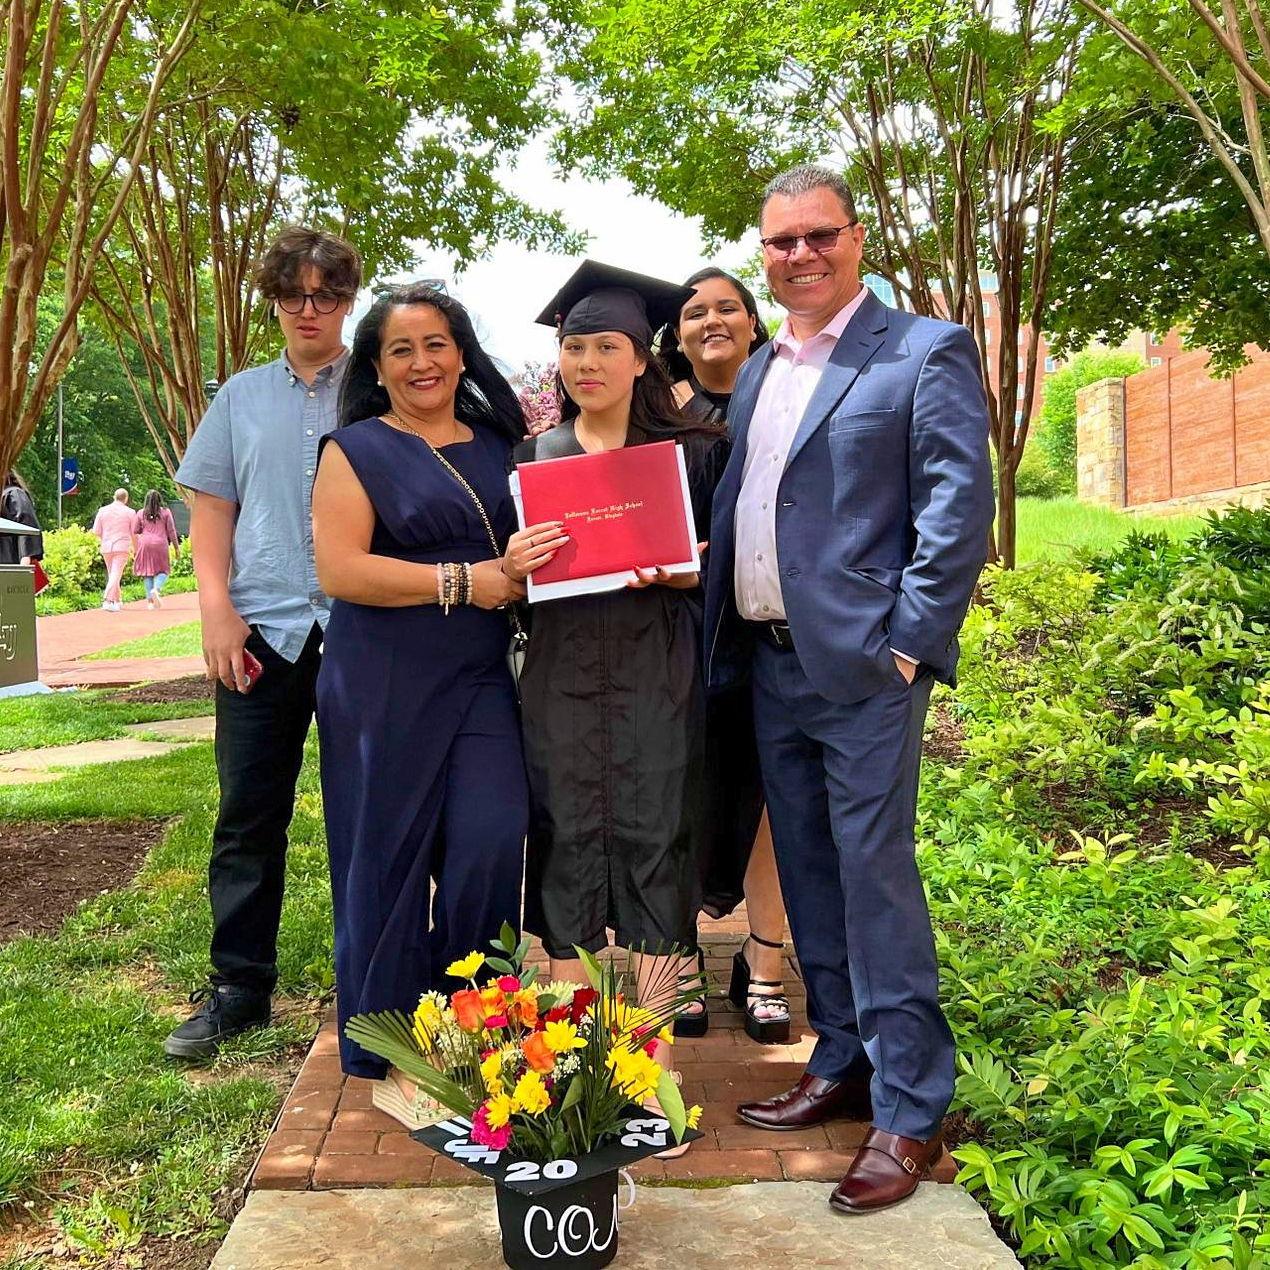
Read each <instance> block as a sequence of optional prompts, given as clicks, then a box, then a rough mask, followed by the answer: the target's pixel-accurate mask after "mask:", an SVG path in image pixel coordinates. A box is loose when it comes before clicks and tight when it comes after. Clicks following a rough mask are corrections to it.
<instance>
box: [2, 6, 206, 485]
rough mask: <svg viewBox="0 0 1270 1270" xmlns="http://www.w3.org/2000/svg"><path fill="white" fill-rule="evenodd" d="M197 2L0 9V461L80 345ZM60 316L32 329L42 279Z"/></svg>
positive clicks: (16, 449) (21, 437)
mask: <svg viewBox="0 0 1270 1270" xmlns="http://www.w3.org/2000/svg"><path fill="white" fill-rule="evenodd" d="M202 5H203V0H187V2H183V3H180V4H177V5H169V6H167V7H162V8H160V7H159V6H156V7H155V8H154V9H153V10H151V9H147V10H144V11H143V10H142V7H141V0H75V3H71V0H3V4H2V6H0V43H2V44H3V54H2V55H0V56H2V60H0V277H2V278H3V283H2V284H0V286H2V289H0V467H3V468H5V469H7V468H8V467H9V466H11V465H12V464H13V463H14V461H15V460H16V459H17V456H18V455H19V453H20V452H21V450H22V447H23V446H24V445H25V444H26V443H27V441H28V440H29V439H30V437H31V435H32V433H33V432H34V431H35V428H36V425H37V423H38V422H39V419H40V415H41V413H42V412H43V410H44V408H45V406H46V405H47V404H48V402H49V399H50V398H51V397H52V395H53V392H54V389H55V388H56V387H57V382H58V380H59V379H60V378H61V377H62V375H63V374H64V373H65V371H66V367H67V365H68V364H69V362H70V360H71V358H72V357H73V356H74V354H75V349H76V347H77V345H78V342H79V315H80V310H81V309H82V307H83V305H84V302H85V301H86V300H87V298H88V295H89V291H90V288H91V286H92V277H93V271H94V269H95V267H96V265H97V263H98V261H99V260H100V258H101V255H102V252H103V251H104V250H105V247H106V243H107V241H108V239H109V238H110V235H111V233H112V231H113V230H114V228H115V226H116V224H117V223H118V220H119V217H120V216H121V214H122V212H123V208H124V204H125V202H126V201H127V198H128V194H129V191H130V189H131V187H132V183H133V181H134V180H135V176H136V173H137V170H138V166H139V163H140V162H141V159H142V156H143V155H144V154H145V151H146V147H147V146H148V144H149V142H150V138H151V135H152V133H153V130H154V127H155V123H156V121H157V119H158V117H159V112H160V109H161V106H162V104H163V101H164V94H165V91H166V88H167V85H168V81H169V79H170V78H171V76H172V73H173V72H174V70H175V69H176V67H177V66H178V65H179V64H180V62H181V59H182V58H183V57H185V56H186V54H187V53H188V51H189V49H190V47H191V44H192V41H193V38H194V32H195V24H196V22H197V20H198V18H199V16H200V13H201V12H202ZM54 282H55V283H56V284H57V285H58V286H59V287H60V291H61V305H60V316H59V318H58V321H57V323H56V325H55V326H54V327H53V329H52V330H51V331H48V332H47V334H46V338H44V339H41V338H39V337H40V323H39V321H38V309H39V302H40V297H41V296H42V294H43V293H44V292H45V289H46V287H48V286H49V285H50V284H51V283H54Z"/></svg>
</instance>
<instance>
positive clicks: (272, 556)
mask: <svg viewBox="0 0 1270 1270" xmlns="http://www.w3.org/2000/svg"><path fill="white" fill-rule="evenodd" d="M347 365H348V354H347V353H344V354H343V355H342V356H341V357H340V358H339V360H338V361H335V362H333V363H332V364H331V365H330V366H324V367H323V368H322V369H321V370H320V371H318V373H317V375H316V376H315V378H314V380H313V383H312V385H309V384H306V383H305V382H304V380H303V379H301V378H300V377H299V376H298V375H297V374H296V373H295V371H293V370H292V369H291V365H290V363H289V362H288V361H287V357H286V354H285V353H283V355H282V356H281V357H280V358H279V359H278V360H277V361H275V362H270V363H269V365H267V366H256V367H253V368H252V369H251V370H244V371H241V372H239V373H238V374H237V375H234V376H232V377H231V378H230V379H229V380H227V381H226V383H225V384H224V385H223V386H222V387H221V389H220V391H219V392H218V393H217V394H216V397H215V398H214V400H213V401H212V404H211V405H210V406H209V407H208V409H207V413H206V414H205V415H204V416H203V421H202V423H200V424H199V425H198V428H197V429H195V432H194V435H193V437H191V438H190V444H189V448H188V449H187V450H186V451H185V457H184V458H183V459H182V460H181V466H180V467H179V468H177V471H176V479H177V481H178V483H179V484H181V485H184V486H185V487H186V488H187V489H192V490H196V491H198V492H200V493H203V494H211V495H212V496H213V497H215V498H224V499H227V500H228V501H229V502H232V503H237V504H238V520H237V522H236V523H235V526H234V542H233V552H232V564H231V573H230V582H229V598H230V600H231V602H232V603H233V605H234V608H235V609H237V610H238V612H239V614H240V615H241V617H242V619H243V621H244V622H246V623H248V625H251V626H255V627H257V628H258V629H259V631H260V634H261V636H262V637H263V638H264V640H265V642H266V643H268V645H269V646H270V647H271V648H273V649H274V650H275V651H276V652H278V653H279V654H280V655H281V656H283V657H285V658H286V659H287V660H288V661H292V662H293V661H296V660H297V659H298V658H299V656H300V653H301V652H302V651H303V650H304V644H305V641H306V640H307V639H308V637H309V632H310V631H312V629H313V623H314V622H317V623H318V624H319V625H320V626H321V627H322V629H323V630H325V629H326V619H327V617H328V615H329V610H328V607H327V598H326V596H325V595H324V594H323V593H322V590H321V588H320V587H319V586H318V580H317V567H316V565H315V564H314V563H313V517H312V511H313V506H312V503H313V476H314V473H315V472H316V471H317V458H318V442H319V441H320V440H321V438H322V437H323V436H324V435H325V434H326V433H328V432H332V431H334V429H335V426H336V405H337V402H338V398H339V391H340V384H341V382H342V381H343V378H344V370H345V367H346V366H347Z"/></svg>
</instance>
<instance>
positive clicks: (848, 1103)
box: [736, 1073, 873, 1130]
mask: <svg viewBox="0 0 1270 1270" xmlns="http://www.w3.org/2000/svg"><path fill="white" fill-rule="evenodd" d="M736 1114H737V1115H738V1116H740V1117H741V1119H742V1120H744V1121H745V1123H746V1124H752V1125H753V1126H754V1127H755V1128H756V1129H776V1130H783V1129H810V1128H811V1127H812V1126H813V1125H818V1124H824V1123H825V1121H826V1120H833V1119H836V1118H837V1117H839V1116H841V1117H845V1118H847V1119H849V1120H872V1119H873V1107H872V1104H871V1103H870V1102H869V1082H868V1081H867V1080H861V1079H860V1078H858V1077H849V1078H847V1079H846V1080H825V1078H824V1077H823V1076H812V1075H809V1074H807V1073H804V1074H803V1077H802V1079H801V1080H800V1081H799V1082H798V1084H796V1085H795V1086H794V1087H793V1089H789V1090H786V1092H785V1093H783V1094H777V1095H776V1097H775V1098H769V1099H767V1100H766V1101H765V1102H743V1103H742V1104H741V1105H740V1106H739V1107H738V1108H737V1109H736Z"/></svg>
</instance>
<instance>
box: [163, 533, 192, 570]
mask: <svg viewBox="0 0 1270 1270" xmlns="http://www.w3.org/2000/svg"><path fill="white" fill-rule="evenodd" d="M193 576H194V553H193V551H191V550H190V540H189V539H188V538H182V539H181V542H180V545H179V546H177V547H174V548H173V550H172V568H171V570H170V572H169V573H168V577H169V578H192V577H193Z"/></svg>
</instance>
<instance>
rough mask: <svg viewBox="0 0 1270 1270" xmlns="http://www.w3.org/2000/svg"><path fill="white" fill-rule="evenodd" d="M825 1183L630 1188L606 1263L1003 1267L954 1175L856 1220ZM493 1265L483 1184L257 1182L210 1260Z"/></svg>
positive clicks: (400, 1267)
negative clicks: (285, 1190) (292, 1189)
mask: <svg viewBox="0 0 1270 1270" xmlns="http://www.w3.org/2000/svg"><path fill="white" fill-rule="evenodd" d="M624 1189H625V1188H623V1191H624ZM830 1190H832V1187H830V1186H828V1185H822V1184H815V1183H804V1184H794V1183H791V1182H768V1183H758V1184H754V1185H740V1186H727V1187H721V1188H716V1189H710V1190H686V1189H683V1188H679V1187H673V1188H672V1187H659V1188H649V1187H637V1189H636V1195H635V1202H634V1204H633V1206H632V1207H631V1208H630V1209H629V1210H627V1211H626V1212H625V1213H623V1215H622V1218H621V1235H620V1242H619V1245H618V1254H617V1259H616V1261H615V1262H614V1266H615V1267H618V1268H620V1270H667V1267H683V1270H702V1268H704V1267H707V1266H724V1265H729V1264H743V1265H744V1266H745V1267H746V1270H790V1268H791V1267H797V1268H798V1270H805V1268H807V1267H820V1266H834V1267H846V1268H848V1270H850V1268H857V1270H915V1267H918V1266H920V1267H923V1268H925V1270H1011V1268H1013V1270H1017V1267H1018V1265H1019V1263H1018V1261H1017V1260H1016V1259H1015V1257H1014V1256H1013V1254H1012V1253H1011V1252H1010V1250H1009V1249H1008V1248H1007V1247H1006V1246H1005V1245H1004V1244H1003V1243H1001V1241H1000V1240H999V1239H998V1238H997V1237H996V1235H995V1234H994V1233H993V1231H992V1227H991V1226H990V1225H989V1224H988V1219H987V1217H986V1216H985V1215H984V1213H983V1210H982V1209H980V1208H979V1206H978V1205H977V1204H976V1203H975V1202H974V1200H973V1199H971V1198H970V1196H969V1195H967V1194H966V1192H965V1191H963V1190H962V1189H961V1188H960V1187H958V1186H933V1185H929V1184H925V1185H922V1186H920V1187H918V1191H917V1194H916V1195H915V1196H913V1198H912V1199H910V1200H908V1201H907V1202H905V1203H904V1204H902V1205H899V1206H898V1207H896V1208H893V1209H889V1210H887V1211H885V1212H881V1213H873V1214H870V1215H869V1216H867V1217H848V1216H844V1215H841V1214H838V1213H835V1212H833V1211H832V1210H831V1209H830V1208H829V1205H828V1203H827V1202H826V1201H827V1199H828V1196H829V1192H830ZM622 1198H623V1199H624V1198H625V1196H624V1194H623V1195H622ZM502 1264H503V1259H502V1256H501V1254H500V1251H499V1238H498V1226H497V1221H496V1218H495V1215H494V1197H493V1195H492V1193H491V1192H489V1191H488V1190H480V1191H478V1190H471V1189H453V1188H452V1189H445V1190H437V1189H433V1190H427V1191H418V1190H415V1191H390V1190H389V1191H386V1190H381V1191H348V1190H330V1191H324V1192H317V1193H314V1192H310V1193H308V1194H300V1195H289V1194H282V1193H277V1192H272V1193H271V1192H267V1191H257V1192H255V1193H254V1194H253V1195H251V1196H250V1197H249V1198H248V1200H247V1205H246V1207H245V1208H244V1209H243V1211H242V1212H241V1213H240V1214H239V1215H238V1219H237V1221H235V1222H234V1225H233V1228H232V1229H231V1230H230V1232H229V1236H228V1238H226V1240H225V1242H224V1244H223V1245H222V1246H221V1249H220V1251H219V1252H218V1253H217V1255H216V1260H215V1261H213V1262H212V1270H312V1268H313V1267H315V1266H321V1267H322V1270H365V1267H366V1266H374V1267H375V1270H422V1268H423V1267H434V1266H435V1267H442V1266H444V1267H446V1270H494V1268H496V1267H498V1266H501V1265H502ZM543 1264H544V1265H549V1264H550V1260H546V1261H544V1262H543Z"/></svg>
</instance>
